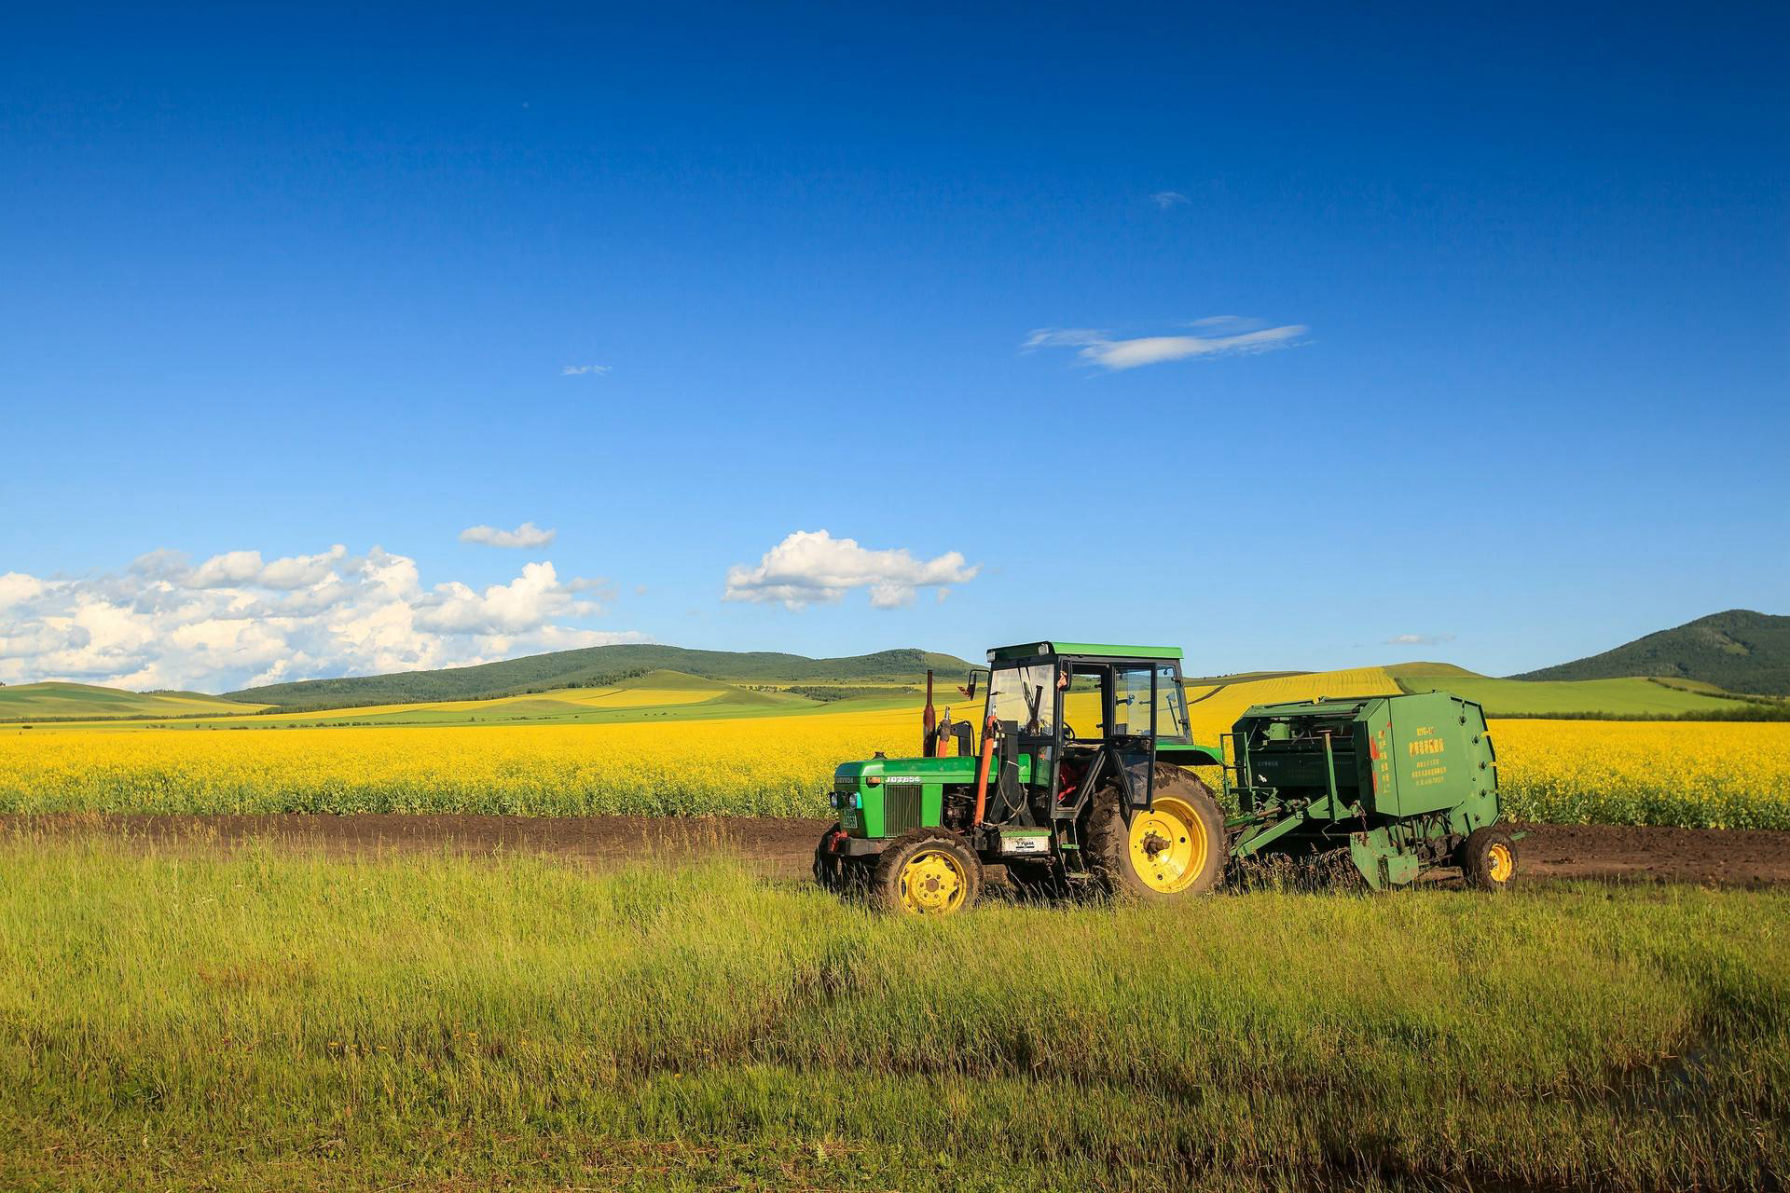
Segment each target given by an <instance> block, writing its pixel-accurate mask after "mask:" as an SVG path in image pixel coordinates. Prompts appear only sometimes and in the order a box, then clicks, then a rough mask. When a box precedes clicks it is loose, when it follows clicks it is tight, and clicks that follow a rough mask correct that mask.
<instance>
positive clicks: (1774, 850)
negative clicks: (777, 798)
mask: <svg viewBox="0 0 1790 1193" xmlns="http://www.w3.org/2000/svg"><path fill="white" fill-rule="evenodd" d="M826 827H827V822H826V821H824V820H772V819H753V818H749V817H722V818H714V819H706V818H705V819H692V820H673V819H659V818H653V817H640V816H587V817H530V816H370V815H369V816H305V815H288V816H106V815H59V816H0V835H12V834H15V833H27V834H35V833H41V834H44V835H48V836H56V837H63V836H84V835H100V836H106V837H112V838H116V839H120V840H125V841H129V842H135V843H140V844H141V845H143V846H144V847H145V848H150V847H154V848H157V849H166V850H170V851H174V852H185V851H200V852H208V851H213V850H229V849H233V848H236V847H238V846H240V845H242V844H243V843H245V842H247V841H249V840H253V839H264V840H269V841H274V842H278V843H280V844H282V845H290V846H292V847H294V848H305V849H319V850H322V851H324V852H327V853H332V854H341V855H359V854H381V853H402V852H405V851H413V850H429V851H435V850H442V849H452V850H456V851H460V852H465V853H470V854H484V853H491V852H493V851H503V852H516V851H522V852H529V853H544V854H552V855H557V856H562V857H567V858H573V859H576V860H579V861H583V862H587V863H589V864H591V865H595V866H604V865H614V864H617V863H620V862H625V861H628V860H629V859H632V858H636V857H638V856H640V854H641V853H642V852H643V851H647V850H652V851H654V852H659V853H665V852H670V853H686V854H697V853H703V852H708V851H712V850H714V849H716V848H718V847H720V846H722V845H723V844H724V843H725V844H726V845H727V847H728V849H729V850H730V851H731V852H734V853H737V854H740V855H742V856H744V857H745V858H747V859H748V860H749V861H750V862H751V863H752V865H753V866H754V868H756V869H757V870H759V871H760V872H761V873H763V874H765V875H766V876H767V877H774V878H793V877H798V876H801V875H805V874H807V872H808V865H809V859H810V851H811V850H812V849H813V848H814V843H815V841H816V840H818V839H819V837H820V834H821V832H822V830H823V829H825V828H826ZM1521 827H1523V828H1525V829H1526V830H1527V831H1528V833H1529V836H1528V837H1526V838H1525V839H1524V840H1523V841H1522V843H1521V844H1520V845H1519V846H1518V850H1519V854H1520V859H1521V861H1520V866H1521V870H1520V873H1521V874H1522V876H1523V877H1524V878H1525V879H1551V878H1595V879H1608V880H1618V881H1640V882H1685V883H1703V884H1712V885H1718V886H1778V885H1790V833H1786V832H1740V831H1735V832H1721V831H1715V830H1708V829H1677V828H1628V827H1620V826H1613V825H1526V826H1521Z"/></svg>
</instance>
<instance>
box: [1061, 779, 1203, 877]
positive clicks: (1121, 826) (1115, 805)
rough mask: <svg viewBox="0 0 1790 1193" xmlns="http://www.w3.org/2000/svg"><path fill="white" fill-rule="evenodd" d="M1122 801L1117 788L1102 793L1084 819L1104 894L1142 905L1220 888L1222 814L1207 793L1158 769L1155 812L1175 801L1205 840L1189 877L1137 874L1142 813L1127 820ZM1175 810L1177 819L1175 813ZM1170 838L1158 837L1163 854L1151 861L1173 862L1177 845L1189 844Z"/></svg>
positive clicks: (1197, 849) (1092, 863)
mask: <svg viewBox="0 0 1790 1193" xmlns="http://www.w3.org/2000/svg"><path fill="white" fill-rule="evenodd" d="M1122 802H1123V801H1122V800H1121V798H1120V795H1119V790H1118V788H1117V787H1105V788H1102V789H1101V790H1100V791H1098V792H1096V793H1095V794H1094V807H1093V811H1092V812H1091V813H1090V815H1089V820H1088V854H1089V864H1090V867H1091V868H1092V869H1093V871H1094V876H1095V877H1096V878H1097V879H1099V881H1100V884H1101V886H1102V887H1103V888H1104V889H1105V890H1106V891H1107V893H1108V894H1110V895H1113V896H1114V897H1116V898H1121V899H1136V900H1141V901H1143V902H1146V903H1165V902H1170V901H1172V900H1175V899H1181V898H1185V897H1187V896H1189V895H1202V894H1205V893H1206V892H1207V891H1210V890H1211V889H1212V888H1213V887H1215V886H1217V885H1218V882H1219V880H1220V879H1221V878H1222V877H1223V875H1224V868H1225V862H1226V860H1227V857H1228V850H1227V849H1226V844H1227V840H1226V837H1225V831H1224V813H1223V812H1221V811H1219V809H1218V801H1217V800H1216V799H1214V798H1213V797H1212V789H1211V788H1209V787H1207V786H1206V785H1205V784H1204V783H1202V782H1200V781H1199V780H1198V779H1197V778H1195V777H1194V776H1192V775H1190V774H1188V773H1187V772H1186V771H1184V770H1182V769H1181V768H1180V767H1178V766H1169V765H1167V764H1166V763H1164V764H1160V765H1158V766H1157V767H1156V802H1157V806H1158V809H1159V810H1160V811H1163V812H1165V813H1166V812H1168V811H1169V805H1171V804H1172V803H1175V802H1178V803H1179V804H1180V805H1181V806H1182V807H1184V808H1185V809H1187V810H1188V811H1189V812H1190V813H1191V815H1192V816H1193V818H1194V821H1193V826H1192V827H1194V828H1195V829H1197V830H1198V831H1199V832H1200V833H1201V834H1202V835H1203V848H1200V847H1197V846H1195V847H1194V856H1193V857H1192V858H1191V859H1189V860H1190V866H1191V870H1192V873H1191V874H1189V873H1188V871H1187V870H1185V869H1184V870H1183V871H1182V872H1181V873H1180V874H1179V875H1176V874H1173V873H1172V872H1169V871H1167V870H1164V871H1158V872H1157V873H1156V874H1155V875H1154V876H1152V877H1150V878H1147V877H1146V876H1145V875H1144V874H1141V873H1139V871H1138V868H1137V866H1136V865H1135V864H1134V863H1133V861H1132V852H1131V827H1132V824H1133V822H1134V820H1135V819H1136V818H1137V817H1138V816H1140V815H1144V813H1143V810H1142V809H1137V810H1136V811H1134V812H1133V813H1132V816H1131V818H1129V819H1128V818H1127V817H1126V816H1125V809H1124V807H1123V806H1122ZM1175 811H1176V813H1177V817H1178V814H1179V809H1175ZM1170 836H1171V837H1172V838H1178V839H1169V838H1165V837H1163V836H1160V835H1159V836H1158V837H1157V838H1156V839H1158V840H1162V841H1163V849H1162V850H1159V851H1156V852H1154V853H1152V854H1151V856H1157V855H1158V854H1161V853H1167V854H1169V856H1171V857H1172V856H1173V851H1174V849H1175V847H1176V846H1177V845H1183V844H1188V842H1187V839H1186V837H1185V836H1182V835H1181V834H1178V833H1171V834H1170Z"/></svg>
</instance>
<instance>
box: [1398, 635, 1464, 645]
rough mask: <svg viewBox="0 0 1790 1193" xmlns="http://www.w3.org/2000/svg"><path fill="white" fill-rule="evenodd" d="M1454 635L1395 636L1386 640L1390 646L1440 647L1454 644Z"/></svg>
mask: <svg viewBox="0 0 1790 1193" xmlns="http://www.w3.org/2000/svg"><path fill="white" fill-rule="evenodd" d="M1453 641H1454V635H1453V634H1394V635H1393V636H1392V637H1390V638H1388V639H1386V645H1388V646H1440V645H1442V644H1443V643H1444V642H1453Z"/></svg>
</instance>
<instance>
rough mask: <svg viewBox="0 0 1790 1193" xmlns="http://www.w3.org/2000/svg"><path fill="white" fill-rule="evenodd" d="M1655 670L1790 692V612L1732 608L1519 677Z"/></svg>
mask: <svg viewBox="0 0 1790 1193" xmlns="http://www.w3.org/2000/svg"><path fill="white" fill-rule="evenodd" d="M1632 675H1651V676H1658V677H1661V678H1667V679H1688V680H1701V681H1703V682H1704V683H1710V684H1714V685H1715V686H1716V687H1718V688H1723V689H1725V690H1727V691H1730V692H1746V693H1751V694H1753V695H1760V696H1784V695H1790V617H1777V616H1773V615H1772V614H1769V613H1754V612H1752V611H1751V610H1749V609H1730V610H1728V611H1727V612H1726V613H1714V614H1711V615H1710V616H1708V617H1699V618H1698V619H1697V620H1696V621H1692V622H1687V623H1686V624H1684V625H1681V626H1678V627H1676V628H1674V629H1670V630H1661V631H1660V632H1659V633H1657V634H1649V635H1647V636H1646V637H1645V638H1637V639H1636V640H1635V641H1633V642H1630V643H1627V644H1626V645H1623V646H1618V647H1617V648H1616V649H1614V650H1607V651H1605V652H1604V653H1603V654H1598V655H1592V656H1590V657H1589V658H1583V659H1577V660H1575V661H1573V662H1570V663H1562V664H1560V665H1559V666H1557V667H1544V668H1542V669H1541V670H1540V671H1531V672H1529V673H1528V674H1526V675H1518V676H1514V677H1513V678H1515V679H1519V680H1559V679H1565V680H1580V679H1613V678H1618V677H1622V676H1632Z"/></svg>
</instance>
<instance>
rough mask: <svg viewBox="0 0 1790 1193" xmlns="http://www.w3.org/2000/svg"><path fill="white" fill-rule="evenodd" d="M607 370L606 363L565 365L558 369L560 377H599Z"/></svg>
mask: <svg viewBox="0 0 1790 1193" xmlns="http://www.w3.org/2000/svg"><path fill="white" fill-rule="evenodd" d="M608 371H609V366H608V365H566V366H565V367H564V368H562V369H561V370H560V371H559V375H560V376H561V377H601V376H602V375H603V374H604V373H607V372H608Z"/></svg>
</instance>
